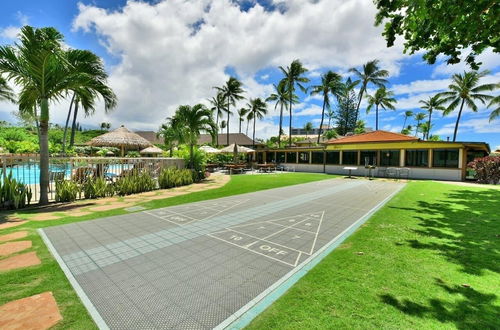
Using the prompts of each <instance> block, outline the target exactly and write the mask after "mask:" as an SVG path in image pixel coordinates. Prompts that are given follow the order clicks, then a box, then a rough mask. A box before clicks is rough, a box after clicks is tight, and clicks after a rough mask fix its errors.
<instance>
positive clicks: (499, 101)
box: [488, 95, 500, 122]
mask: <svg viewBox="0 0 500 330" xmlns="http://www.w3.org/2000/svg"><path fill="white" fill-rule="evenodd" d="M495 106H496V109H494V110H492V111H491V113H490V122H492V121H493V120H495V119H496V118H498V117H500V95H497V96H495V97H494V98H492V99H491V101H490V104H488V108H493V107H495Z"/></svg>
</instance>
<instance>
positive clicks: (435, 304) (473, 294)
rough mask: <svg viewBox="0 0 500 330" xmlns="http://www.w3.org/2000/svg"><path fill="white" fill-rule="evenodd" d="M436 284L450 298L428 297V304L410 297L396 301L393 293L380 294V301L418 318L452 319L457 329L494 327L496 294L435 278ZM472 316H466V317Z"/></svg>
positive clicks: (497, 310) (499, 310)
mask: <svg viewBox="0 0 500 330" xmlns="http://www.w3.org/2000/svg"><path fill="white" fill-rule="evenodd" d="M436 285H437V286H439V287H440V288H441V289H443V290H445V291H446V292H447V293H449V294H450V295H456V296H455V297H454V299H453V300H441V299H437V298H431V299H429V303H428V305H423V304H420V303H415V302H413V301H411V300H409V299H401V300H398V299H397V298H395V297H394V296H393V295H390V294H385V295H381V296H380V298H381V300H382V302H384V303H386V304H388V305H391V306H393V307H395V308H397V309H399V310H400V311H401V312H403V313H405V314H408V315H412V316H417V317H421V318H434V319H436V320H439V321H440V322H443V323H445V322H446V323H448V322H452V323H454V324H455V326H456V327H457V328H458V329H494V328H496V326H498V324H499V321H498V319H497V317H498V315H500V307H498V306H495V304H494V303H495V300H496V298H497V296H496V295H495V294H484V293H481V292H479V291H476V290H474V289H473V288H470V287H463V286H459V285H454V286H450V285H447V284H446V283H444V282H443V281H442V280H441V279H438V278H436ZM472 315H473V316H474V317H469V316H472Z"/></svg>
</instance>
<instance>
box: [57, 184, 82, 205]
mask: <svg viewBox="0 0 500 330" xmlns="http://www.w3.org/2000/svg"><path fill="white" fill-rule="evenodd" d="M80 192H81V190H80V186H79V185H78V184H77V183H76V182H74V181H71V180H58V181H56V196H55V200H56V202H73V201H75V200H76V198H77V196H78V195H79V194H80Z"/></svg>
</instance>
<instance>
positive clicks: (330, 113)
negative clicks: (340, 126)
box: [326, 108, 335, 129]
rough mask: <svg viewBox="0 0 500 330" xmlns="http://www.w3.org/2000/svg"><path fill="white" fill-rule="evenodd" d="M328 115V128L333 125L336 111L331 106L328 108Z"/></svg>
mask: <svg viewBox="0 0 500 330" xmlns="http://www.w3.org/2000/svg"><path fill="white" fill-rule="evenodd" d="M326 117H327V118H328V129H330V128H331V125H332V120H333V119H335V111H334V110H333V109H331V108H330V109H327V110H326Z"/></svg>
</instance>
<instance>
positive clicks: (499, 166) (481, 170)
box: [468, 156, 500, 184]
mask: <svg viewBox="0 0 500 330" xmlns="http://www.w3.org/2000/svg"><path fill="white" fill-rule="evenodd" d="M468 167H470V168H472V169H473V170H474V171H475V175H474V176H475V178H476V179H477V182H479V183H489V184H498V183H500V156H486V157H482V158H476V159H474V160H473V161H472V162H470V163H469V164H468Z"/></svg>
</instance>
